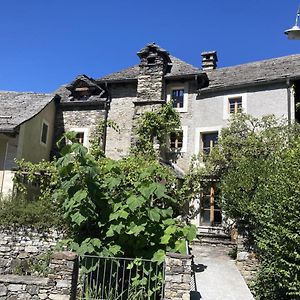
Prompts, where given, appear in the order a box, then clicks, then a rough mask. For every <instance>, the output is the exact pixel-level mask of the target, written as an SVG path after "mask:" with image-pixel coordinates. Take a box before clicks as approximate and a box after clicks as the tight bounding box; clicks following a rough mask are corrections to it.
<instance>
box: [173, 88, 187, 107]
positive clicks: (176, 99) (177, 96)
mask: <svg viewBox="0 0 300 300" xmlns="http://www.w3.org/2000/svg"><path fill="white" fill-rule="evenodd" d="M171 96H172V99H171V100H172V103H173V107H174V108H183V105H184V103H183V98H184V90H183V89H180V90H172V95H171Z"/></svg>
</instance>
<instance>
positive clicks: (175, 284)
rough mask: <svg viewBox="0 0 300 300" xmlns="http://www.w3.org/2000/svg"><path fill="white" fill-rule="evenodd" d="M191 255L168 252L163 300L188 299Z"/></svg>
mask: <svg viewBox="0 0 300 300" xmlns="http://www.w3.org/2000/svg"><path fill="white" fill-rule="evenodd" d="M191 262H192V255H181V254H175V253H168V254H167V257H166V271H165V297H164V299H165V300H189V299H190V287H191V286H190V285H191Z"/></svg>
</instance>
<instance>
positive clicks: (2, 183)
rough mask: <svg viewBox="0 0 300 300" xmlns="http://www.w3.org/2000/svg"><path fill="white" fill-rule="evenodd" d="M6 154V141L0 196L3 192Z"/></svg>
mask: <svg viewBox="0 0 300 300" xmlns="http://www.w3.org/2000/svg"><path fill="white" fill-rule="evenodd" d="M7 154H8V141H7V142H6V149H5V156H4V162H3V176H2V182H1V194H2V192H3V186H4V176H5V165H6V160H7Z"/></svg>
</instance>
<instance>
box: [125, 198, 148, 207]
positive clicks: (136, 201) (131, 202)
mask: <svg viewBox="0 0 300 300" xmlns="http://www.w3.org/2000/svg"><path fill="white" fill-rule="evenodd" d="M145 201H146V200H145V199H144V198H143V197H137V196H135V195H132V196H130V197H129V198H128V199H127V201H126V204H127V205H128V207H129V209H130V210H131V211H135V210H136V209H137V208H138V207H141V206H142V205H143V204H144V203H145Z"/></svg>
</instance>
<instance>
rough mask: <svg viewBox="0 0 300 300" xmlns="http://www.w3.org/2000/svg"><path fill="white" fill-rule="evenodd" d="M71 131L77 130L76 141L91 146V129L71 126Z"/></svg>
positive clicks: (87, 146)
mask: <svg viewBox="0 0 300 300" xmlns="http://www.w3.org/2000/svg"><path fill="white" fill-rule="evenodd" d="M69 131H74V132H76V136H75V139H76V142H77V143H79V144H82V145H83V146H84V147H86V148H89V129H88V128H84V127H81V128H70V129H69Z"/></svg>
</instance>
